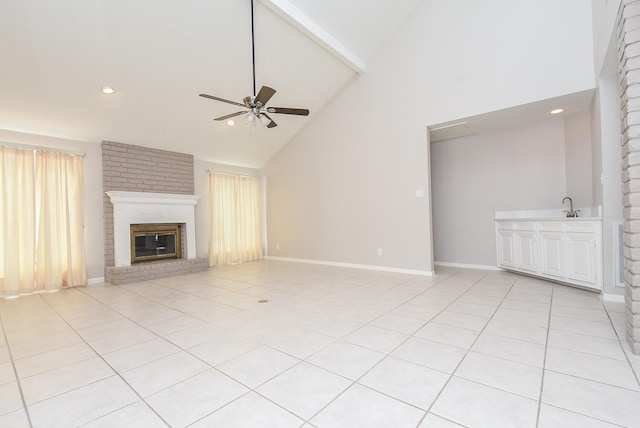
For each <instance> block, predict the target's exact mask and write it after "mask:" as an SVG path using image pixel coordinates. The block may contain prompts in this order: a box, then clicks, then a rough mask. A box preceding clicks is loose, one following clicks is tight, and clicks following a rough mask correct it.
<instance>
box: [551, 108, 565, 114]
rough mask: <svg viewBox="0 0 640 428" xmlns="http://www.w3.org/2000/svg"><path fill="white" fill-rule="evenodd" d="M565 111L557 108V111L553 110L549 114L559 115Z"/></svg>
mask: <svg viewBox="0 0 640 428" xmlns="http://www.w3.org/2000/svg"><path fill="white" fill-rule="evenodd" d="M563 111H564V109H563V108H557V109H555V110H551V111H550V112H549V113H551V114H558V113H562V112H563Z"/></svg>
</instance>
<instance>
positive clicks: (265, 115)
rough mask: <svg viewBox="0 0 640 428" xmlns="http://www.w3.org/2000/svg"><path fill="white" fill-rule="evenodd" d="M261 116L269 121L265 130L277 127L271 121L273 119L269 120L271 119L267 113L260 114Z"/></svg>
mask: <svg viewBox="0 0 640 428" xmlns="http://www.w3.org/2000/svg"><path fill="white" fill-rule="evenodd" d="M261 114H262V115H263V116H264V117H266V118H267V119H269V123H268V124H267V128H275V127H276V126H278V124H277V123H275V122H274V121H273V119H271V118H270V117H269V115H268V114H267V113H261Z"/></svg>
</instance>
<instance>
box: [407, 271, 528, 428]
mask: <svg viewBox="0 0 640 428" xmlns="http://www.w3.org/2000/svg"><path fill="white" fill-rule="evenodd" d="M487 275H488V274H487ZM485 277H486V276H485ZM485 277H483V278H481V279H480V280H479V281H477V282H476V283H475V284H474V285H473V286H472V287H471V288H469V290H471V289H472V288H473V287H475V286H476V285H477V284H478V283H479V282H480V281H481V280H482V279H484V278H485ZM516 282H518V280H517V279H515V280H514V281H513V283H512V284H511V286H510V287H509V289H508V290H507V292H506V293H505V294H504V296H503V297H502V299H501V300H500V304H499V305H498V306H496V308H495V309H494V311H493V313H492V314H491V317H489V319H488V320H487V322H486V323H485V325H484V327H483V328H482V330H480V332H478V336H476V338H475V340H474V341H473V343H471V345H470V346H469V349H467V350H466V352H465V354H464V356H463V357H462V358H461V359H460V361H459V362H458V364H457V365H456V367H455V368H454V369H453V371H452V372H451V374H450V375H449V379H447V381H446V382H445V384H444V385H443V386H442V388H440V391H439V392H438V394H437V395H436V397H435V398H434V400H433V401H432V402H431V404H430V405H429V408H428V409H427V413H426V414H425V416H424V417H423V420H424V418H425V417H426V415H428V414H429V412H430V411H431V409H432V408H433V405H434V404H435V403H436V401H438V399H439V398H440V396H441V395H442V392H443V391H444V390H445V388H446V387H447V385H449V382H451V379H453V377H454V375H455V373H456V371H457V370H458V368H459V367H460V365H461V364H462V362H463V361H464V360H465V358H466V357H467V355H469V352H471V348H473V345H475V343H476V342H477V341H478V339H480V336H481V335H482V333H483V332H484V330H485V329H486V328H487V325H489V323H490V322H491V320H492V319H493V317H494V316H495V314H496V312H497V311H498V309H500V306H502V303H504V301H505V299H506V298H507V296H508V295H509V293H510V292H511V290H512V289H513V287H514V285H515V284H516ZM469 290H467V291H466V292H465V293H463V294H462V295H464V294H466V293H467V292H468V291H469ZM456 300H457V299H456ZM476 383H478V382H476ZM481 385H484V384H481ZM484 386H488V385H484ZM490 388H491V387H490ZM434 415H436V416H438V417H442V416H440V415H438V414H436V413H434ZM420 422H422V421H420ZM455 423H457V424H459V425H461V424H460V423H459V422H455ZM418 425H419V424H418Z"/></svg>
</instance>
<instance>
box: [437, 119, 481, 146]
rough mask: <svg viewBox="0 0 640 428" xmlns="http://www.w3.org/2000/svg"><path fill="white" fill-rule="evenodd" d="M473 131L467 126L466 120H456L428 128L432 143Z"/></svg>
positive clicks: (462, 135) (465, 134)
mask: <svg viewBox="0 0 640 428" xmlns="http://www.w3.org/2000/svg"><path fill="white" fill-rule="evenodd" d="M473 134H475V132H474V131H473V129H471V128H470V127H469V123H468V122H466V121H465V122H456V123H449V124H445V125H437V126H435V127H433V128H430V129H429V137H430V138H429V140H430V141H431V142H432V143H436V142H438V141H444V140H451V139H452V138H460V137H466V136H467V135H473Z"/></svg>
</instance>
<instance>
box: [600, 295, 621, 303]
mask: <svg viewBox="0 0 640 428" xmlns="http://www.w3.org/2000/svg"><path fill="white" fill-rule="evenodd" d="M602 300H604V301H605V302H616V303H624V294H608V293H602Z"/></svg>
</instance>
